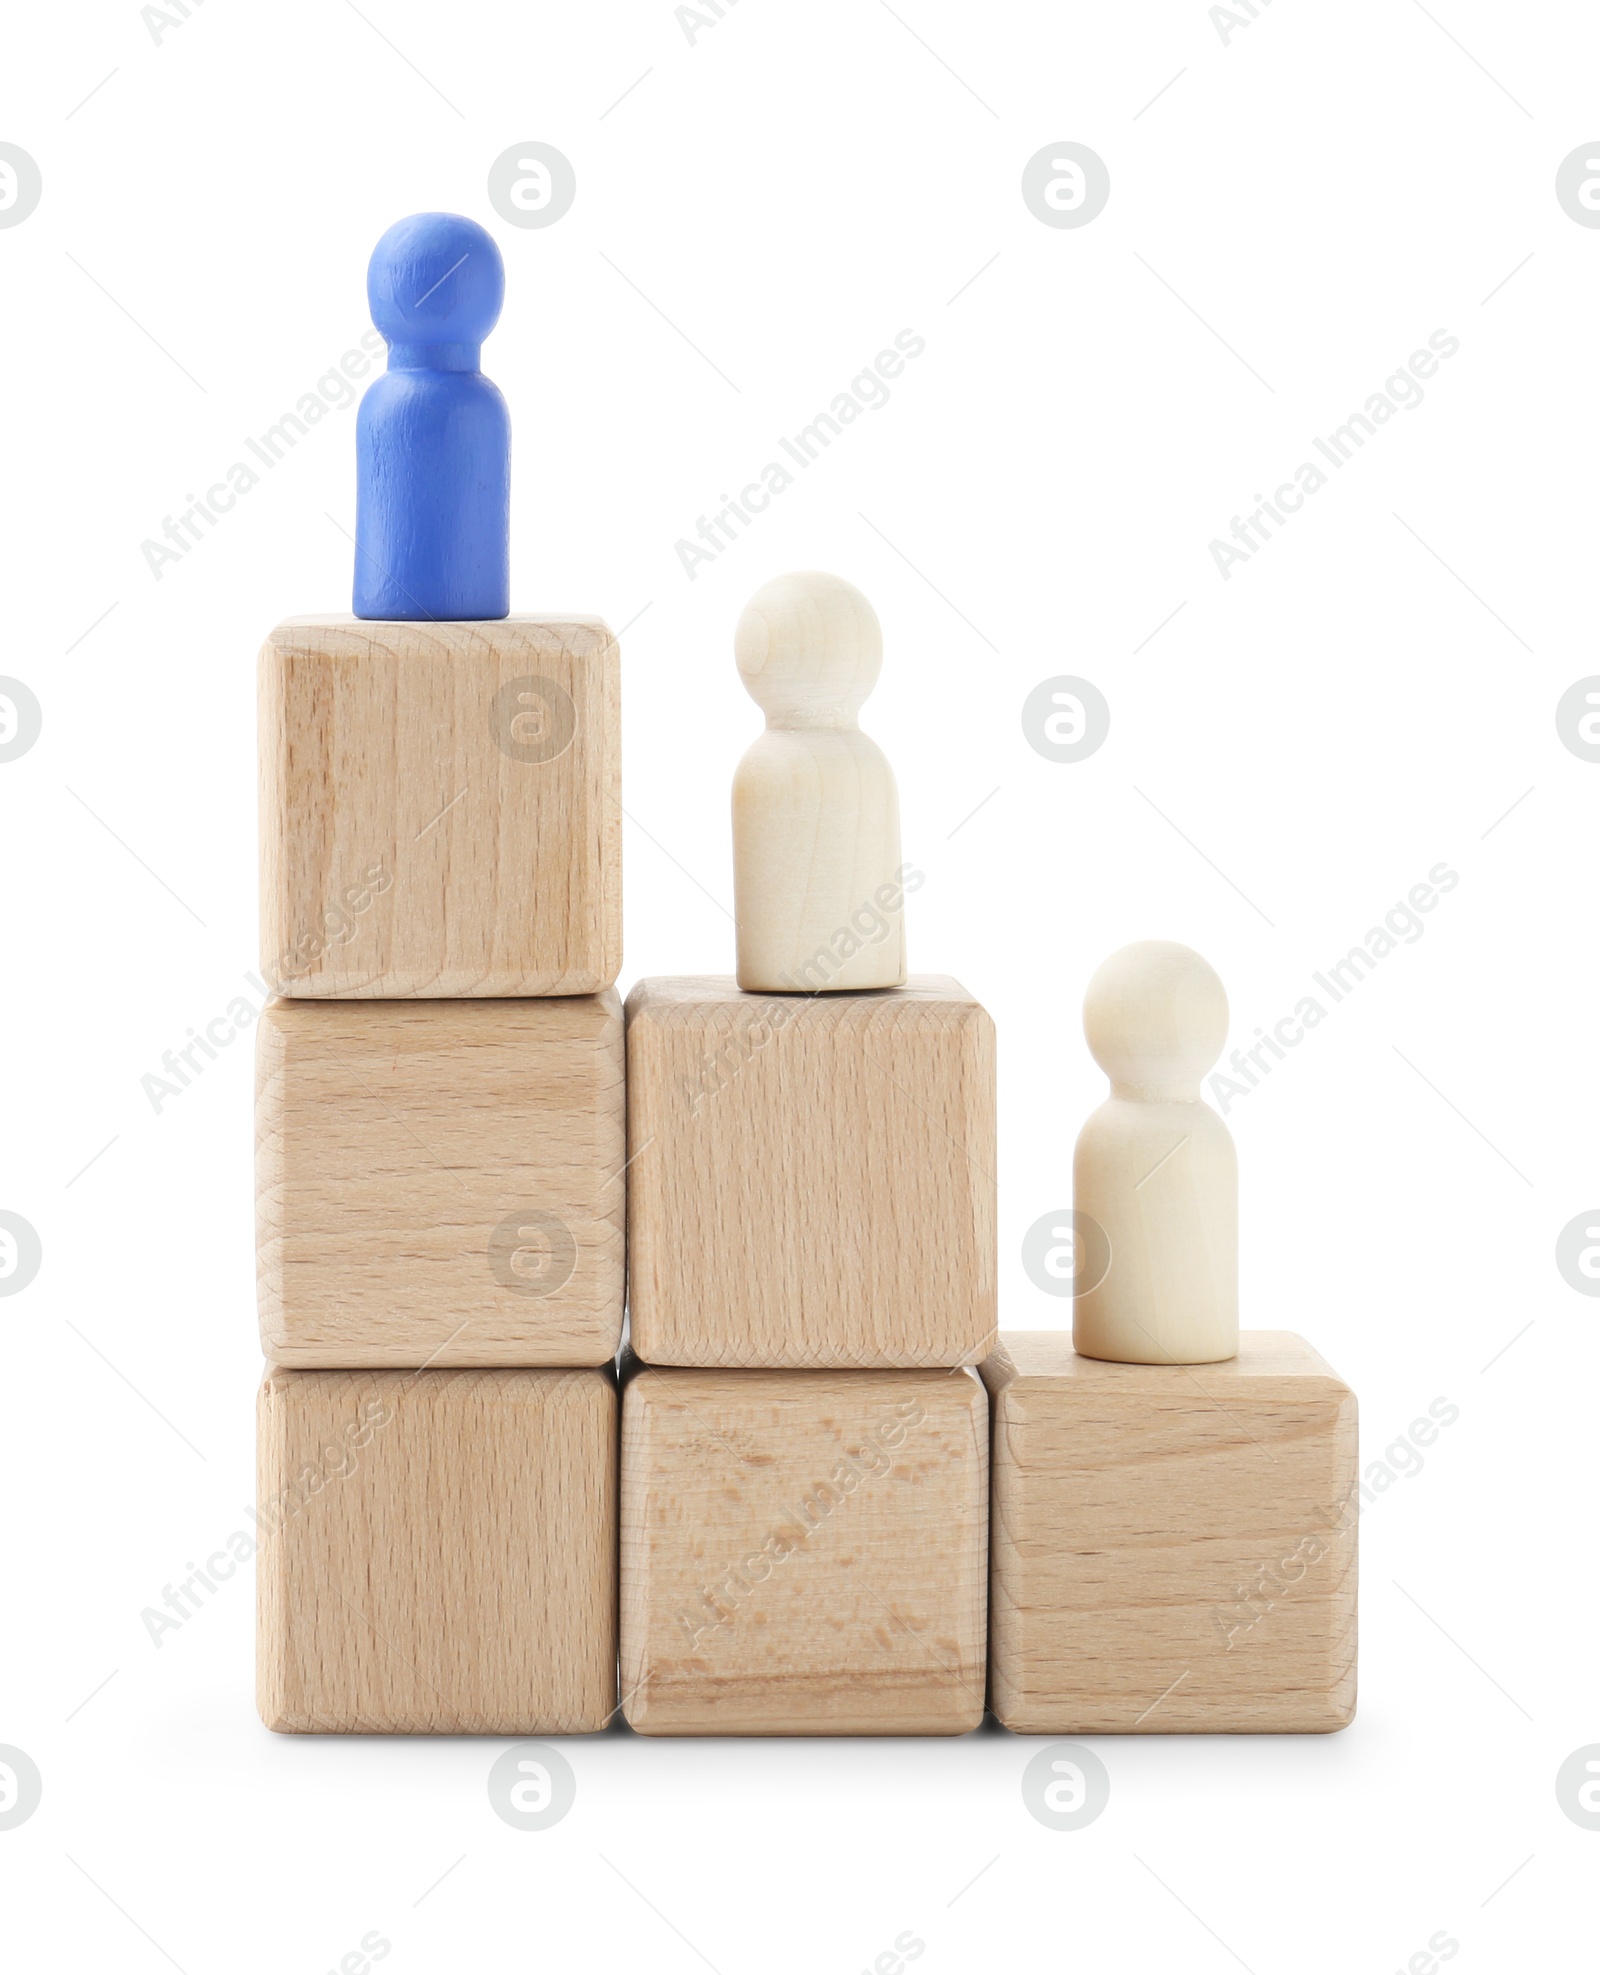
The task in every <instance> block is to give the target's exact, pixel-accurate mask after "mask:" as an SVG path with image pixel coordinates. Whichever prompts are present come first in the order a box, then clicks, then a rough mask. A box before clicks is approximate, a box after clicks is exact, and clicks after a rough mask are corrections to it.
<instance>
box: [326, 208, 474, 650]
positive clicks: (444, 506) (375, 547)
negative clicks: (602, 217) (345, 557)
mask: <svg viewBox="0 0 1600 1975" xmlns="http://www.w3.org/2000/svg"><path fill="white" fill-rule="evenodd" d="M504 299H505V267H504V264H503V262H502V261H501V259H500V249H499V248H498V247H497V246H496V245H495V243H494V240H493V239H492V238H491V236H490V235H489V234H488V233H486V232H485V231H484V229H483V228H482V227H481V226H479V225H478V224H477V223H476V222H475V221H474V220H470V219H461V218H459V217H458V216H457V215H456V214H454V213H415V214H413V215H412V217H411V218H410V219H403V220H400V221H399V222H398V223H397V224H396V225H394V226H391V227H390V228H389V231H388V232H387V233H386V234H385V235H384V236H383V238H382V239H381V240H380V241H379V242H378V244H377V246H376V247H375V248H374V249H373V253H372V261H371V264H370V265H369V267H368V269H367V300H368V302H369V304H370V305H371V309H372V320H373V321H374V322H375V323H376V324H377V326H378V329H379V330H380V332H381V333H382V335H383V338H384V340H385V342H387V343H388V345H389V368H388V369H387V371H385V373H384V374H383V376H382V377H379V378H377V379H375V380H374V382H373V383H372V384H371V385H369V386H368V388H367V392H366V395H365V396H364V397H363V398H362V400H361V406H360V409H359V411H358V412H357V413H356V574H355V614H356V616H357V617H370V618H378V619H384V620H388V621H391V622H393V621H396V620H401V619H424V620H431V621H434V622H449V621H459V620H461V619H465V618H484V617H504V616H505V615H506V614H507V612H508V611H509V610H510V608H511V567H510V558H511V417H510V414H509V413H508V411H507V410H506V401H505V399H504V398H502V397H501V395H500V393H499V392H498V391H497V390H496V389H495V387H494V385H493V384H491V383H490V381H489V380H488V378H487V377H485V376H484V374H483V372H482V371H481V370H480V369H479V368H478V360H479V355H480V351H481V348H482V344H483V339H484V337H486V336H487V335H488V333H489V331H490V330H491V329H493V328H494V326H495V324H496V322H498V321H499V319H500V306H501V303H502V302H503V301H504Z"/></svg>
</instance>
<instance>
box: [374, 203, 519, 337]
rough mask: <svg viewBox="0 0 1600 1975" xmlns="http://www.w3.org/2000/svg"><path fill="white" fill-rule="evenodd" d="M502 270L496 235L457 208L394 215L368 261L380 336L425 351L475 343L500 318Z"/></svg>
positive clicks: (504, 278)
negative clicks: (400, 217)
mask: <svg viewBox="0 0 1600 1975" xmlns="http://www.w3.org/2000/svg"><path fill="white" fill-rule="evenodd" d="M505 294H506V270H505V263H504V262H503V261H502V260H501V258H500V249H499V248H498V247H497V246H496V245H495V243H494V239H493V237H492V236H491V235H490V234H488V233H486V232H485V231H484V229H483V228H482V227H481V226H479V225H478V223H477V221H476V220H471V219H463V218H462V217H461V216H460V214H458V213H413V214H412V215H411V217H410V218H409V219H402V220H396V222H395V223H394V225H393V226H391V227H390V228H389V230H388V232H387V233H386V234H384V236H383V238H382V239H381V240H380V241H379V242H378V244H377V246H376V247H374V248H373V250H372V259H371V261H370V262H369V263H368V265H367V302H368V305H369V307H370V308H371V310H372V320H373V321H374V323H376V325H377V327H378V329H379V330H380V331H381V333H382V335H383V337H384V339H385V341H387V342H388V343H390V344H391V345H393V344H399V345H401V346H402V347H403V348H405V349H407V350H414V351H416V352H417V353H418V355H419V357H420V359H421V361H423V362H424V363H426V361H427V358H426V355H425V354H424V353H425V352H426V351H427V350H428V349H429V348H438V347H440V346H453V347H455V348H458V349H459V348H460V346H462V345H463V344H465V345H468V346H474V347H475V346H476V345H477V344H479V343H481V342H482V341H483V339H484V337H485V336H487V335H488V333H489V331H490V330H491V329H493V327H494V326H495V324H496V323H497V322H498V321H499V320H500V308H501V305H502V303H503V302H504V301H505Z"/></svg>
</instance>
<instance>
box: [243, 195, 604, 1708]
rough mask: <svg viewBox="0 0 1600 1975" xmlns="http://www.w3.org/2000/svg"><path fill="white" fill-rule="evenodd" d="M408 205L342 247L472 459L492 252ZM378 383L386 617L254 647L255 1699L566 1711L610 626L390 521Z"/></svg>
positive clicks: (598, 1597) (302, 631)
mask: <svg viewBox="0 0 1600 1975" xmlns="http://www.w3.org/2000/svg"><path fill="white" fill-rule="evenodd" d="M423 217H424V219H425V220H427V221H428V222H429V225H428V226H426V227H424V226H422V225H421V223H420V222H417V221H413V222H402V226H401V227H400V228H396V229H394V231H393V233H392V234H391V235H386V236H385V241H384V242H382V243H380V245H379V249H378V252H377V253H376V254H375V255H374V260H373V273H372V275H371V276H370V277H369V288H370V290H371V292H372V293H373V297H374V319H375V320H377V321H378V323H379V327H380V328H383V329H384V330H385V334H386V335H389V336H390V338H391V342H392V343H395V344H397V348H396V349H395V351H394V352H393V354H392V356H391V368H390V371H389V372H388V374H387V377H386V378H385V379H381V380H379V382H380V384H395V383H396V380H397V379H398V381H399V386H400V387H403V392H404V401H403V402H402V404H401V410H402V411H403V412H404V413H405V414H406V417H407V418H409V419H410V420H411V421H412V422H411V424H410V425H409V426H408V427H407V434H408V436H407V438H406V447H407V449H408V450H407V451H406V452H405V455H404V459H403V461H402V464H403V463H404V462H405V461H406V460H409V461H411V463H412V464H413V465H414V466H415V467H416V470H417V472H418V473H419V475H421V476H422V477H423V478H425V479H426V480H427V484H428V486H429V487H430V488H433V489H435V490H436V489H437V488H438V486H439V485H440V484H441V482H442V484H443V485H444V486H445V488H446V489H448V488H449V487H450V486H451V485H453V484H456V483H462V484H468V483H470V484H471V485H472V486H475V487H476V486H480V485H482V484H484V483H485V481H486V480H487V483H488V484H491V485H492V484H493V481H494V475H493V472H492V471H486V469H485V466H484V461H483V460H481V459H480V458H479V457H478V452H475V451H473V450H472V449H473V448H474V447H476V448H477V449H478V451H480V452H481V451H483V450H484V442H483V440H482V434H481V433H480V434H478V436H477V437H473V432H472V428H471V426H470V419H469V420H468V424H467V426H466V427H465V428H464V427H463V424H462V420H463V418H464V417H466V416H467V414H471V413H472V412H473V409H474V407H475V406H476V407H478V408H479V409H481V408H482V406H483V405H485V404H488V405H489V406H490V409H491V410H492V407H493V404H496V403H498V393H495V392H494V387H493V386H492V385H490V384H488V383H487V380H486V379H484V378H483V377H482V376H481V374H479V373H478V372H477V370H476V368H475V364H474V365H473V366H470V367H468V368H466V369H463V367H462V362H461V355H460V352H461V349H462V347H463V345H464V343H465V342H466V341H467V338H466V336H464V335H463V333H462V322H461V316H462V313H463V310H464V309H466V308H468V306H469V305H482V304H483V302H484V296H485V293H486V292H487V290H486V289H485V286H484V284H485V283H486V282H487V283H488V287H489V288H490V289H492V287H493V283H492V281H491V280H490V279H489V277H490V276H493V275H494V274H495V272H496V270H497V269H498V265H499V257H498V254H497V252H496V251H495V250H494V246H493V242H492V241H490V240H489V237H488V235H487V234H485V233H483V230H482V229H481V228H478V227H474V226H472V225H471V223H470V222H467V221H450V222H448V223H447V224H440V220H441V216H438V215H432V216H423ZM406 228H410V229H411V231H410V233H409V234H408V235H407V236H406V238H405V239H403V240H400V241H397V240H396V238H395V236H396V235H400V234H401V233H402V232H403V231H404V229H406ZM485 262H490V263H492V264H491V265H490V266H489V269H488V274H487V275H486V274H485V273H484V264H485ZM463 267H465V270H466V272H465V273H462V274H459V275H458V278H457V280H456V281H455V282H452V281H451V276H452V274H456V273H457V270H461V269H462V268H463ZM385 282H386V283H388V284H389V288H388V289H385V290H384V292H383V293H382V294H380V292H379V289H380V286H381V285H382V284H383V283H385ZM474 282H476V283H477V284H478V285H477V287H474V286H473V284H474ZM407 283H409V285H410V290H411V292H412V293H414V294H415V295H417V296H419V297H420V298H421V300H420V301H418V302H410V303H406V305H405V306H406V308H407V311H408V319H407V320H406V322H405V324H404V327H403V333H404V336H405V337H406V338H408V339H410V340H409V341H406V342H403V343H402V342H400V335H401V330H400V329H399V328H397V326H396V324H395V323H394V322H393V320H392V319H390V317H389V316H387V315H386V314H385V313H384V310H385V309H390V310H392V309H394V308H396V307H398V306H399V305H400V303H399V302H398V301H397V300H396V298H395V294H394V293H391V292H389V291H390V289H393V290H399V289H402V288H404V287H405V285H406V284H407ZM461 283H465V284H466V287H465V289H464V290H463V291H462V292H459V293H458V292H456V291H457V290H458V289H459V288H460V284H461ZM441 284H447V285H445V286H444V287H443V290H442V292H441ZM424 290H426V293H424V292H423V291H424ZM430 296H432V297H434V301H433V306H432V310H431V311H429V310H426V309H424V310H423V313H424V314H425V315H427V314H431V315H432V317H433V320H432V321H431V322H430V323H429V324H428V325H427V333H428V336H429V337H431V339H432V340H431V341H424V340H419V339H421V338H423V335H424V331H423V329H421V328H419V327H418V326H417V324H416V322H415V321H413V320H411V319H410V317H411V316H412V315H414V314H415V313H416V311H417V310H418V309H419V308H422V304H423V303H426V302H427V300H428V297H430ZM452 298H453V299H452ZM403 299H404V298H403V297H401V300H403ZM497 312H498V296H497V292H496V294H495V297H494V308H493V309H492V310H490V311H489V312H488V320H487V322H485V321H483V320H482V315H483V309H482V306H479V320H478V321H477V323H476V324H475V325H469V328H470V327H471V326H476V328H477V330H478V334H479V335H480V336H481V334H482V333H484V331H485V329H486V328H487V327H488V326H491V325H492V321H493V315H494V314H495V313H497ZM435 353H442V354H439V356H438V362H439V366H440V367H438V368H435V367H433V357H434V355H435ZM402 356H403V357H404V358H405V361H404V363H402V364H400V365H399V366H398V367H397V364H396V359H397V358H400V357H402ZM377 389H378V387H377V386H375V387H374V392H376V391H377ZM485 393H492V394H493V399H492V401H491V400H490V399H488V398H486V397H485ZM373 395H374V394H373V392H369V394H368V400H367V401H366V403H364V404H363V407H362V416H363V420H364V422H365V423H364V426H363V431H362V435H361V445H362V448H363V451H362V466H363V474H364V476H366V477H364V478H363V482H362V487H361V499H360V528H359V532H360V536H361V539H362V540H363V542H364V543H366V544H367V546H368V550H369V552H370V553H371V554H372V555H374V556H375V557H376V558H377V559H378V560H380V561H381V562H382V563H383V566H384V569H385V573H386V580H387V581H388V582H389V583H390V586H391V587H394V586H398V588H399V589H400V590H401V591H402V592H403V594H404V596H405V598H406V599H407V600H410V601H414V602H415V603H416V605H417V609H416V616H415V620H414V621H387V620H384V619H382V618H381V617H379V616H377V615H376V613H374V612H372V611H369V612H368V614H367V615H366V616H364V617H360V618H357V617H329V618H304V619H296V620H294V621H293V622H291V623H288V624H285V625H281V626H280V627H279V628H278V629H277V630H276V631H274V632H273V633H272V635H271V636H270V637H269V638H268V640H267V643H266V646H265V648H264V649H263V651H262V654H261V661H260V681H261V698H260V742H261V851H262V857H261V935H262V954H263V968H264V970H265V972H266V974H267V978H268V979H269V980H271V981H272V982H273V983H274V985H275V986H276V987H277V989H278V992H279V995H280V997H281V998H279V999H277V1000H275V1001H274V1002H272V1003H271V1004H270V1005H269V1007H268V1008H267V1010H266V1011H265V1014H264V1016H263V1019H262V1023H261V1029H260V1035H259V1044H258V1082H257V1113H256V1115H257V1144H258V1159H257V1197H258V1252H259V1285H260V1316H261V1335H262V1344H263V1349H264V1351H265V1354H266V1357H267V1360H268V1370H267V1373H266V1377H265V1380H264V1382H263V1385H262V1388H261V1394H260V1402H259V1410H258V1448H259V1488H260V1506H259V1511H258V1513H259V1516H260V1521H261V1524H262V1528H263V1531H264V1532H265V1537H264V1541H263V1545H262V1549H261V1551H260V1560H259V1565H258V1571H259V1576H258V1594H259V1595H258V1607H259V1611H258V1620H259V1644H258V1702H259V1706H260V1709H261V1713H262V1716H263V1718H264V1720H265V1721H266V1722H267V1724H268V1726H269V1727H272V1728H276V1729H282V1730H291V1731H295V1730H297V1731H337V1730H343V1731H357V1732H361V1731H364V1732H369V1733H376V1732H432V1733H447V1734H448V1733H464V1732H465V1733H484V1734H488V1733H494V1734H512V1733H528V1732H536V1731H539V1730H544V1731H548V1732H577V1731H580V1730H592V1729H597V1728H600V1727H603V1726H604V1725H605V1723H606V1722H607V1721H608V1720H610V1718H611V1716H612V1714H613V1713H614V1711H615V1706H616V1448H617V1417H618V1393H617V1385H616V1376H615V1369H614V1362H613V1361H614V1359H615V1357H616V1353H617V1350H618V1346H619V1343H620V1340H621V1333H622V1319H623V1280H624V1276H623V1271H624V1212H623V1198H624V1181H623V1176H622V1168H623V1163H624V1160H625V1157H626V1154H625V1152H624V1149H623V1140H624V1093H623V1025H622V1009H621V1004H620V1002H619V1000H618V998H617V995H616V992H615V989H614V987H613V985H612V984H613V983H614V981H615V980H616V976H617V972H618V969H619V967H620V964H621V958H622V950H621V851H620V836H619V829H618V825H619V820H620V809H619V803H618V795H619V789H618V754H619V750H618V741H619V733H618V729H619V719H618V691H619V661H618V651H617V645H616V641H615V639H614V638H613V637H612V636H611V634H610V632H609V631H608V630H607V629H606V627H605V625H604V624H603V623H601V622H600V621H599V620H598V619H596V618H579V619H567V618H561V619H557V618H543V617H511V616H506V615H504V614H503V606H501V611H502V614H501V615H499V616H495V615H494V611H495V608H496V603H495V599H496V594H497V585H499V584H501V583H502V581H503V571H500V570H497V569H496V568H495V567H494V566H491V567H489V569H488V570H487V574H486V572H485V570H484V568H483V567H482V563H481V558H480V559H479V561H478V562H477V563H473V562H472V560H471V558H470V557H469V556H467V555H466V554H465V553H464V550H463V545H462V544H461V543H459V542H452V541H450V540H449V539H448V531H446V534H445V537H444V538H442V540H438V539H436V540H433V541H432V544H431V547H432V549H433V550H434V551H438V553H435V554H433V555H432V558H431V561H430V542H429V541H428V540H422V541H420V542H419V541H418V540H417V539H415V536H416V517H417V513H418V512H419V511H421V510H420V502H421V499H422V496H421V494H420V493H418V492H417V490H415V489H413V490H412V496H413V503H412V511H411V514H410V518H409V520H408V519H407V518H406V516H404V515H402V516H401V517H400V521H401V524H402V525H401V526H400V529H399V537H400V539H398V540H397V542H396V543H394V544H391V545H390V546H389V547H388V548H387V549H385V548H384V547H383V545H382V532H383V523H384V521H385V512H384V510H383V507H382V500H383V499H384V498H388V497H390V496H391V495H393V493H394V470H393V469H394V462H393V461H392V460H391V461H390V462H389V467H390V472H389V476H388V478H387V479H383V478H382V477H380V478H379V479H378V481H377V482H376V483H374V482H372V481H371V477H370V474H369V469H370V468H371V467H372V465H373V461H374V460H375V459H376V460H377V461H378V462H379V463H380V464H382V462H383V459H384V457H385V455H384V451H383V448H384V445H385V443H386V439H385V432H386V431H387V427H386V426H385V424H384V419H385V417H387V416H388V415H389V414H388V413H387V412H386V410H385V405H384V403H383V402H382V401H381V400H380V402H379V404H378V406H377V409H376V411H375V412H374V413H373V415H372V417H371V418H369V416H368V412H369V407H370V406H371V405H372V402H373ZM435 398H438V400H439V402H438V403H437V404H436V403H435ZM463 403H464V404H465V405H466V414H464V413H463V412H462V404H463ZM391 409H392V408H391ZM501 409H502V410H503V407H502V408H501ZM435 413H438V414H439V416H438V417H437V418H435ZM446 414H448V415H446ZM430 419H434V423H433V425H430V423H429V420H430ZM463 429H466V430H467V432H468V439H469V441H470V444H469V447H468V456H467V457H466V458H461V457H457V456H455V455H454V454H452V452H451V447H452V445H454V444H455V443H456V441H457V439H458V438H459V435H460V433H461V431H462V430H463ZM490 437H491V438H492V437H493V425H492V421H491V428H490ZM488 450H489V452H490V453H491V455H492V447H489V448H488ZM493 465H494V461H493V458H492V457H491V458H490V459H489V461H488V467H489V468H491V469H492V467H493ZM400 498H401V501H402V505H403V504H404V501H405V498H406V495H405V491H404V488H402V490H401V495H400ZM446 519H448V517H446ZM501 519H502V524H503V516H502V517H501ZM473 525H474V527H475V528H477V529H478V530H479V532H480V533H481V531H482V525H483V524H482V517H481V515H480V516H478V517H476V518H475V520H474V523H473ZM423 533H424V534H426V531H425V530H424V531H423ZM501 536H502V541H503V525H502V529H501ZM375 542H376V543H377V544H378V546H376V547H374V546H373V544H374V543H375ZM472 546H473V544H470V543H469V544H467V545H466V547H467V548H471V547H472ZM490 560H491V565H492V561H493V559H492V558H491V559H490ZM485 581H487V594H485V593H484V590H483V587H482V586H483V584H484V583H485ZM362 596H363V585H362V581H361V578H360V575H359V573H358V580H357V602H358V605H360V603H361V602H362ZM474 620H475V621H474Z"/></svg>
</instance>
